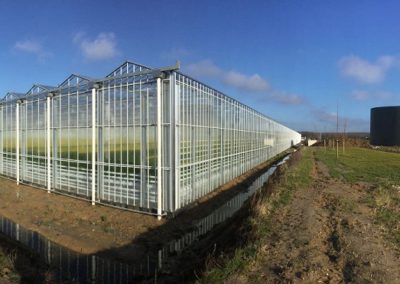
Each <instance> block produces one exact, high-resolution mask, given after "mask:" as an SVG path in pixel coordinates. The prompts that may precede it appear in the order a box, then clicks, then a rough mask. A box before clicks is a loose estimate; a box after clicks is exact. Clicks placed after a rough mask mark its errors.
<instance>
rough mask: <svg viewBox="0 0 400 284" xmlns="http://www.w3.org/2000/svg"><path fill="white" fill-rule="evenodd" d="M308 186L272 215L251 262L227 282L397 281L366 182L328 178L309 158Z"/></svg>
mask: <svg viewBox="0 0 400 284" xmlns="http://www.w3.org/2000/svg"><path fill="white" fill-rule="evenodd" d="M312 174H313V178H314V182H313V186H312V187H311V188H302V189H298V190H297V191H296V192H295V193H294V196H293V198H292V201H291V203H290V204H289V205H288V206H286V207H284V208H282V209H281V210H279V211H278V212H277V214H276V217H275V220H276V222H274V224H273V227H272V234H271V236H270V237H269V238H268V239H267V241H266V243H265V245H264V246H263V248H262V251H261V252H260V255H259V257H258V258H259V259H258V260H257V262H256V263H257V264H255V265H254V267H252V268H251V269H250V271H249V272H248V273H246V274H245V275H240V276H235V277H231V278H230V280H229V281H228V282H231V283H254V282H258V283H292V282H304V283H400V268H399V264H400V253H399V250H398V249H396V247H395V246H394V245H393V244H392V243H390V242H389V241H387V240H386V239H385V238H384V236H383V232H382V230H380V228H379V226H378V225H376V224H374V220H373V211H372V210H373V209H371V208H369V207H368V206H367V205H366V204H365V202H363V199H364V198H365V194H366V190H367V189H368V187H369V185H368V184H356V185H353V186H350V185H347V184H344V183H341V182H339V181H337V180H334V179H332V178H331V177H330V176H329V174H328V171H327V169H326V167H325V165H324V164H322V163H321V162H318V161H315V159H314V169H313V173H312Z"/></svg>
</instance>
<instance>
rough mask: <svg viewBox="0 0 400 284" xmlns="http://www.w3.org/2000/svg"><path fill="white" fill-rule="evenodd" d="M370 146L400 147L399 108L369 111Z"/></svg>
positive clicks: (377, 108) (390, 107)
mask: <svg viewBox="0 0 400 284" xmlns="http://www.w3.org/2000/svg"><path fill="white" fill-rule="evenodd" d="M370 144H371V145H377V146H396V145H397V146H400V106H387V107H375V108H372V109H371V134H370Z"/></svg>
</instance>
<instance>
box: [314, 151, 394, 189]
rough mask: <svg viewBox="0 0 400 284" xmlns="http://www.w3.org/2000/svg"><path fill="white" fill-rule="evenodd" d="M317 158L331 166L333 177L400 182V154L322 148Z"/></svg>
mask: <svg viewBox="0 0 400 284" xmlns="http://www.w3.org/2000/svg"><path fill="white" fill-rule="evenodd" d="M316 155H317V158H318V159H319V160H321V161H322V162H323V163H324V164H326V165H327V166H328V167H329V170H330V174H331V176H333V177H336V178H339V179H343V180H344V181H346V182H350V183H354V182H359V181H362V182H372V183H379V184H381V183H387V182H389V183H394V184H400V155H399V154H397V153H388V152H382V151H375V150H371V149H367V148H346V149H345V153H344V154H343V152H342V149H340V150H339V158H338V159H336V151H335V150H332V149H331V148H329V149H328V148H327V150H326V151H325V150H324V148H320V149H319V150H318V151H316Z"/></svg>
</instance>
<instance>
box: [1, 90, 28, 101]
mask: <svg viewBox="0 0 400 284" xmlns="http://www.w3.org/2000/svg"><path fill="white" fill-rule="evenodd" d="M24 96H25V94H24V93H17V92H7V94H6V95H5V96H4V97H3V98H2V99H1V100H0V101H11V100H16V99H19V98H22V97H24Z"/></svg>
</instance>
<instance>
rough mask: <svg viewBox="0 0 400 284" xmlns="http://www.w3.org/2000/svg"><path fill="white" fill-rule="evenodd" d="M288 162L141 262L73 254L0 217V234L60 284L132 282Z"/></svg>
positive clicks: (230, 211)
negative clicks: (44, 266) (42, 264)
mask: <svg viewBox="0 0 400 284" xmlns="http://www.w3.org/2000/svg"><path fill="white" fill-rule="evenodd" d="M288 159H289V156H286V157H285V158H284V159H282V160H281V161H280V162H278V163H277V164H275V165H273V166H272V167H271V168H269V169H268V170H267V171H266V172H265V173H263V174H262V175H261V176H259V177H258V178H257V179H256V180H255V181H254V182H253V183H252V184H251V185H250V186H249V187H248V188H247V190H245V191H243V192H240V193H239V194H237V195H236V196H234V197H233V198H232V199H230V200H229V201H227V202H226V203H225V204H223V205H222V206H221V207H219V208H217V209H216V210H215V211H213V212H212V213H211V214H210V215H208V216H206V217H205V218H202V219H200V220H196V221H194V229H193V230H192V231H191V232H189V233H187V234H185V235H183V236H181V237H180V238H177V239H176V240H174V241H172V242H170V243H169V244H167V245H165V246H164V247H163V248H162V249H160V250H156V251H154V249H153V250H151V249H150V251H149V253H148V256H147V258H146V259H145V260H142V263H138V264H126V263H122V262H118V261H114V260H109V259H106V258H102V257H99V256H96V255H85V254H80V253H77V252H74V251H71V250H69V249H67V248H65V247H63V246H61V245H58V244H56V243H54V242H51V241H49V240H48V239H46V238H45V237H44V236H42V235H40V234H39V233H37V232H34V231H31V230H28V229H25V228H23V227H22V226H20V225H19V224H16V223H14V222H13V221H11V220H9V219H7V218H5V217H3V216H1V215H0V233H2V234H3V235H5V236H7V237H9V238H10V239H14V240H17V241H19V242H20V243H22V244H23V245H25V246H26V247H28V248H30V249H31V250H33V251H35V252H37V253H38V254H39V255H40V257H41V258H42V259H43V260H44V261H45V262H46V263H48V264H50V265H51V266H52V267H55V268H56V269H57V270H56V277H57V280H58V282H60V283H61V282H65V281H77V282H84V283H87V282H92V283H131V282H132V280H135V279H137V280H138V279H143V278H148V277H152V276H156V273H157V270H158V269H160V268H161V266H162V264H163V263H166V262H168V257H169V256H170V255H172V254H174V253H176V252H179V251H182V250H183V249H185V248H187V247H188V246H189V245H190V244H192V243H193V242H194V241H196V240H197V239H198V238H199V237H200V236H202V235H205V234H206V233H207V232H209V231H211V230H212V228H213V227H214V226H215V225H217V224H219V223H221V222H223V221H225V220H227V219H228V218H230V217H231V216H232V215H233V214H234V213H235V212H237V211H238V210H239V209H240V208H241V207H242V205H243V203H244V202H245V201H246V200H247V199H248V198H249V197H250V196H251V195H253V194H254V192H255V191H256V190H258V189H260V188H261V187H262V186H263V185H264V184H265V182H266V181H267V180H268V178H269V177H270V176H271V175H272V174H273V173H274V172H275V170H276V168H277V167H278V166H280V165H282V164H283V163H285V162H286V161H287V160H288Z"/></svg>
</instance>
